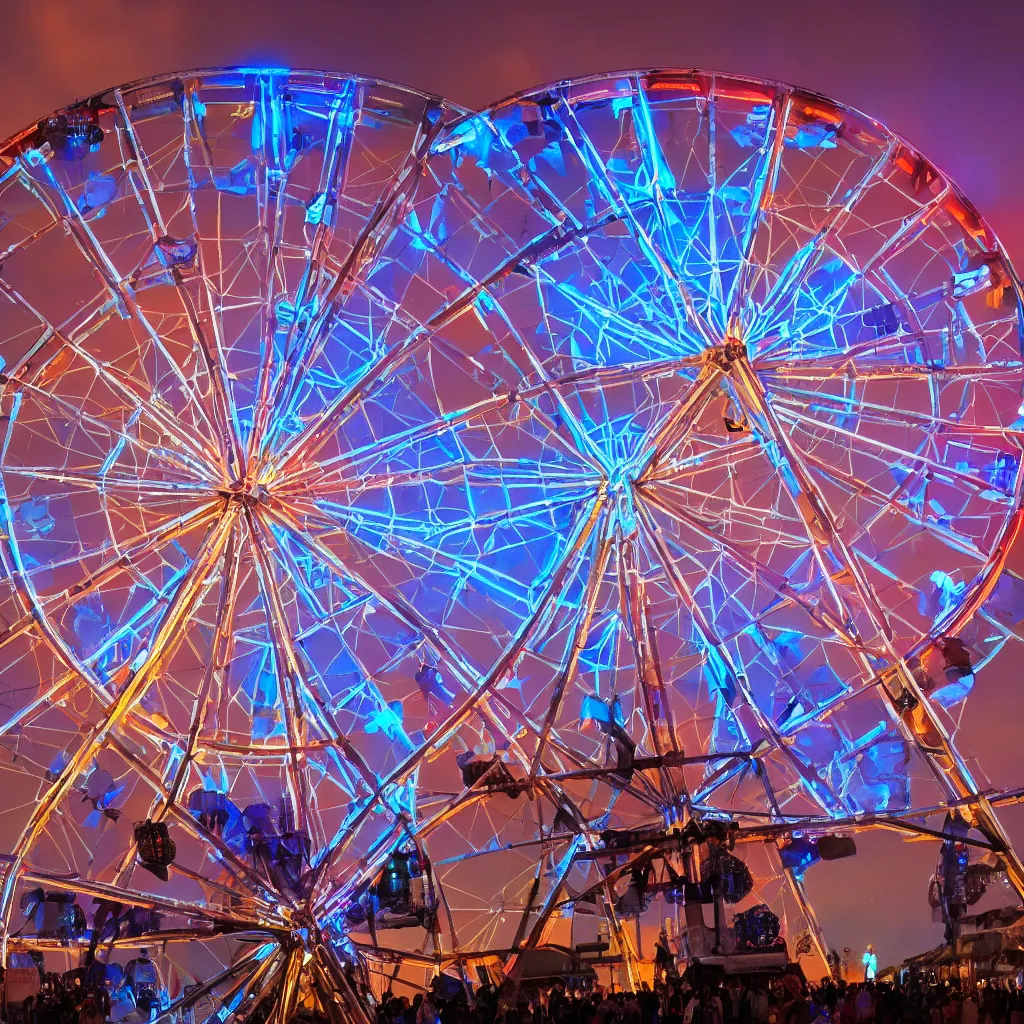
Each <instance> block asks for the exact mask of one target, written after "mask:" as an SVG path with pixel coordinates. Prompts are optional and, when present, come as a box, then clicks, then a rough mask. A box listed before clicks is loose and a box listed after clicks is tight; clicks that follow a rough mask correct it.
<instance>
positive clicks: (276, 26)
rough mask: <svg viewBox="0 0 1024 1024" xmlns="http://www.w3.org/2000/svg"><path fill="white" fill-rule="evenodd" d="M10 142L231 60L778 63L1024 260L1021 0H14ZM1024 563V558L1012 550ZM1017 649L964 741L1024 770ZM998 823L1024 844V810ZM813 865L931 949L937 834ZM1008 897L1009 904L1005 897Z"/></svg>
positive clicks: (6, 54) (863, 933) (864, 927)
mask: <svg viewBox="0 0 1024 1024" xmlns="http://www.w3.org/2000/svg"><path fill="white" fill-rule="evenodd" d="M2 25H3V32H2V33H0V40H2V41H0V54H2V58H3V60H2V64H0V76H2V77H3V79H4V85H5V91H4V94H5V99H6V102H5V104H4V106H3V107H2V108H0V137H6V136H7V135H10V134H12V133H13V132H14V131H16V130H18V129H19V128H21V127H23V126H24V125H25V124H27V123H28V122H31V121H35V120H37V119H38V118H39V117H40V116H42V115H43V114H45V113H47V112H48V111H50V110H52V109H54V108H56V107H59V106H64V105H66V104H68V103H69V102H71V101H73V100H74V99H75V98H77V97H81V96H85V95H88V94H90V93H93V92H96V91H99V90H101V89H104V88H106V87H108V86H111V85H115V84H119V83H122V82H125V81H128V80H131V79H134V78H140V77H145V76H148V75H151V74H155V73H158V72H163V71H172V70H180V69H187V68H194V67H209V66H215V65H224V64H251V63H257V62H261V63H268V64H273V65H277V66H292V67H311V68H319V67H323V68H331V69H336V70H339V71H355V72H361V73H364V74H369V75H379V76H381V77H382V78H387V79H392V80H394V81H399V82H404V83H406V84H408V85H411V86H415V87H418V88H420V89H423V90H426V91H431V92H437V93H441V94H442V95H444V96H446V97H448V98H450V99H452V100H454V101H456V102H459V103H463V104H466V105H468V106H477V105H483V104H485V103H487V102H488V101H491V100H495V99H497V98H499V97H501V96H503V95H505V94H507V93H510V92H513V91H516V90H518V89H521V88H525V87H527V86H531V85H535V84H539V83H541V82H544V81H548V80H552V79H556V78H563V77H566V76H570V75H579V74H588V73H592V72H599V71H608V70H613V69H618V68H633V67H646V66H670V65H677V66H684V67H692V66H698V67H704V68H708V69H712V70H719V71H731V72H736V73H741V74H745V75H753V76H762V77H766V78H775V79H779V80H781V81H785V82H791V83H794V84H798V85H802V86H805V87H807V88H811V89H814V90H817V91H819V92H822V93H826V94H828V95H831V96H833V97H835V98H836V99H839V100H842V101H844V102H846V103H849V104H852V105H854V106H856V107H859V108H860V109H861V110H863V111H865V112H866V113H868V114H870V115H872V116H873V117H876V118H878V119H880V120H882V121H884V122H886V123H887V124H888V125H889V126H890V127H892V128H894V129H895V130H896V131H898V132H900V133H902V134H903V135H905V136H906V137H907V138H908V139H909V140H910V141H911V142H913V143H914V144H915V145H917V146H918V147H919V148H920V149H921V150H922V151H923V152H924V153H926V154H927V155H928V156H929V157H930V158H931V159H932V160H933V161H935V162H936V163H937V164H938V165H939V166H940V167H942V168H943V169H944V170H946V171H947V172H948V173H949V174H950V175H951V176H952V177H953V178H954V179H955V180H956V181H957V182H959V184H960V185H961V186H962V187H963V188H964V190H965V192H966V193H967V195H968V196H970V197H971V198H972V199H973V201H974V203H975V204H976V205H977V206H978V208H979V209H980V210H981V211H982V212H983V213H984V214H985V215H986V216H987V217H988V219H989V220H990V222H991V224H992V225H993V227H994V228H995V230H996V232H997V233H998V234H999V235H1000V237H1001V238H1002V239H1003V241H1004V243H1005V244H1006V246H1007V248H1008V250H1009V253H1010V255H1011V257H1013V258H1015V259H1016V260H1017V262H1018V265H1019V266H1024V206H1022V204H1021V201H1020V194H1021V185H1020V171H1021V164H1022V162H1024V161H1022V155H1024V133H1022V131H1021V127H1020V124H1021V111H1022V110H1024V61H1022V58H1021V40H1022V39H1024V4H1022V3H1021V2H1020V0H1010V2H1005V0H1004V2H997V0H990V2H988V3H985V4H971V3H964V2H962V0H961V2H955V0H849V2H845V3H840V2H835V0H818V2H814V3H812V2H809V0H760V2H754V0H705V2H704V3H701V4H696V3H692V2H690V0H674V2H655V0H633V2H626V3H615V2H613V0H591V2H589V3H582V2H577V3H571V2H564V0H515V2H509V3H505V4H497V3H488V2H485V0H433V2H431V0H412V2H409V0H370V2H364V3H361V4H360V3H349V2H338V0H320V2H317V0H286V2H278V0H159V2H156V0H88V2H83V0H9V2H8V3H7V4H5V5H3V13H2ZM1015 561H1016V563H1017V564H1018V567H1020V565H1021V563H1022V562H1024V558H1022V557H1021V556H1020V555H1018V557H1017V558H1016V559H1015ZM1022 653H1024V652H1022V651H1021V648H1020V647H1019V646H1018V647H1017V648H1016V649H1014V650H1012V651H1008V652H1006V653H1004V654H1003V655H1002V656H1001V658H1000V659H997V661H996V662H995V663H994V664H993V665H992V666H991V667H990V668H988V670H987V671H986V672H985V673H984V674H983V675H982V676H981V678H980V680H979V683H978V686H977V687H976V689H975V693H974V695H973V696H972V698H971V702H970V703H969V706H968V708H967V710H966V712H965V714H964V720H963V724H962V728H961V733H960V735H961V745H962V747H964V748H966V749H967V750H968V751H971V752H975V753H977V752H980V753H981V754H982V760H983V763H984V766H985V768H986V771H987V776H988V779H989V781H990V782H991V783H992V784H993V785H995V786H1010V785H1014V784H1019V783H1021V782H1024V751H1022V750H1021V743H1020V739H1019V722H1020V720H1021V715H1020V712H1019V711H1018V706H1019V698H1018V695H1017V692H1016V690H1017V687H1018V685H1019V678H1020V676H1019V669H1018V668H1017V659H1019V658H1020V657H1021V655H1022ZM1004 820H1005V821H1006V822H1007V825H1008V826H1009V827H1010V829H1011V831H1012V832H1013V834H1014V835H1015V836H1016V837H1017V838H1018V839H1019V841H1020V843H1021V846H1022V847H1024V811H1016V812H1014V811H1008V812H1005V813H1004ZM860 845H861V851H862V852H861V855H860V856H859V857H858V858H856V859H855V860H854V861H843V862H840V863H838V864H833V865H819V866H817V867H815V868H813V869H812V870H811V872H810V873H809V874H808V886H809V890H810V893H811V895H812V897H813V898H814V899H815V903H816V906H817V908H818V911H819V916H820V918H821V922H822V925H823V926H824V928H825V932H826V936H827V938H828V940H829V943H830V945H832V946H835V947H837V948H842V947H843V946H845V945H849V946H853V947H854V948H855V949H856V950H858V951H859V950H860V949H862V948H863V945H864V943H866V942H868V941H872V942H874V944H875V947H876V949H877V950H878V953H879V959H880V961H881V962H882V963H888V962H892V961H895V960H897V959H899V958H901V957H903V956H906V955H908V954H910V953H913V952H916V951H918V950H921V949H924V948H927V947H930V946H933V945H935V944H937V943H938V942H939V941H940V939H941V927H940V926H938V925H934V924H932V923H931V915H930V910H929V907H928V905H927V901H926V898H925V897H926V888H927V881H928V877H929V875H930V873H931V871H932V869H933V866H934V862H935V856H936V853H937V847H936V845H935V844H934V843H931V842H928V843H913V844H907V843H904V842H903V841H901V840H900V839H899V838H898V837H896V836H894V835H891V834H885V835H880V836H872V837H870V838H864V839H862V840H861V841H860ZM997 902H1002V901H997Z"/></svg>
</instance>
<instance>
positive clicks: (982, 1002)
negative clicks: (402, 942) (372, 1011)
mask: <svg viewBox="0 0 1024 1024" xmlns="http://www.w3.org/2000/svg"><path fill="white" fill-rule="evenodd" d="M376 1024H1024V991H1022V990H1021V989H1019V988H1018V987H1016V985H1014V984H1004V983H1002V982H998V981H997V982H992V983H986V984H984V985H982V986H974V987H967V986H964V987H961V986H959V985H957V984H955V983H953V984H948V983H947V984H933V983H930V982H926V981H911V982H908V983H905V984H894V983H887V982H881V983H876V982H874V981H868V982H858V983H847V982H845V981H838V982H837V981H833V980H831V979H829V980H825V981H823V982H821V983H817V984H815V983H808V982H806V981H805V980H804V979H803V977H802V976H801V975H800V974H799V973H784V974H782V975H779V976H777V977H775V978H772V979H744V978H732V979H729V980H726V981H725V982H724V983H723V982H722V981H720V980H718V979H714V978H710V977H707V976H705V977H703V978H702V977H701V976H700V975H699V974H696V973H695V972H688V973H687V974H686V975H684V976H683V977H681V978H675V977H669V978H667V979H666V980H665V981H664V983H662V984H658V985H657V986H656V987H655V988H654V989H652V988H651V987H650V986H649V985H646V984H644V985H642V986H641V988H640V990H639V991H638V992H622V991H619V992H613V991H607V990H604V989H601V988H594V989H587V988H583V987H579V986H573V985H566V984H561V983H556V984H554V985H550V986H546V987H541V988H523V989H520V990H518V991H513V990H511V989H509V990H507V991H506V990H505V989H502V990H498V989H496V988H494V987H493V986H489V985H485V986H483V987H482V988H481V989H479V990H478V991H477V992H476V993H475V994H474V997H473V999H472V1000H470V999H469V998H467V996H466V994H465V992H464V991H463V990H462V989H461V988H458V989H452V990H450V991H449V992H448V993H447V994H445V993H443V992H442V990H441V987H439V986H435V987H434V989H432V990H431V991H430V992H428V993H426V994H425V995H421V994H417V995H416V996H415V997H414V998H413V999H412V1000H410V999H409V998H407V997H404V996H394V995H392V994H391V993H386V994H385V995H384V998H383V999H382V1000H381V1001H380V1003H379V1004H378V1005H377V1007H376Z"/></svg>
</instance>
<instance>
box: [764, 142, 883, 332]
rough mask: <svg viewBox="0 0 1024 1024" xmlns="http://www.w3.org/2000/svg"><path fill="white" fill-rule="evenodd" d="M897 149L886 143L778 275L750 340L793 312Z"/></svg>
mask: <svg viewBox="0 0 1024 1024" xmlns="http://www.w3.org/2000/svg"><path fill="white" fill-rule="evenodd" d="M895 148H896V142H895V140H890V141H889V142H887V143H886V145H885V146H884V147H883V148H882V150H881V152H880V153H879V154H878V156H877V157H876V158H875V159H874V160H873V161H872V163H871V165H870V167H869V168H868V171H867V172H866V173H865V174H864V175H863V176H862V177H861V179H860V180H859V181H857V182H856V183H855V184H854V185H853V186H852V187H851V188H850V189H849V191H848V192H847V194H846V196H845V197H844V198H843V201H842V202H841V203H840V204H838V205H836V206H834V207H833V208H832V210H831V212H830V213H829V215H828V217H827V218H826V219H825V221H824V222H823V223H822V224H821V225H820V226H819V227H818V230H817V232H816V233H815V234H814V235H813V236H812V237H811V238H810V239H808V240H807V241H806V242H805V243H804V244H803V245H802V246H801V247H800V249H799V250H798V251H797V253H796V255H794V256H793V258H792V259H790V261H789V262H788V263H787V264H786V266H785V267H784V268H783V269H782V270H781V271H780V272H779V275H778V278H777V280H776V282H775V284H774V286H773V287H772V290H771V291H770V292H769V293H768V297H767V298H766V299H765V300H764V302H763V303H761V304H760V308H759V309H758V311H757V315H756V316H755V318H754V320H753V321H752V323H751V324H750V326H749V328H748V333H749V335H750V337H752V338H757V337H759V336H760V335H761V334H763V333H764V331H765V330H766V328H767V327H768V325H769V324H770V323H772V322H773V321H777V320H778V319H780V317H781V316H784V315H785V314H787V313H788V312H789V311H790V310H791V308H792V305H793V303H794V301H795V299H796V296H797V294H798V293H799V292H800V291H801V290H802V289H803V288H804V287H805V285H806V282H807V277H808V275H809V274H810V272H811V267H812V265H813V262H814V260H815V258H816V257H817V255H818V254H819V253H820V252H822V251H823V250H826V249H828V247H829V245H830V243H831V241H832V239H833V238H834V237H835V235H836V234H837V233H838V232H839V231H841V230H842V229H843V227H844V226H845V224H846V223H847V221H848V220H849V218H850V215H851V214H852V212H853V210H854V207H856V206H857V204H858V203H859V202H860V201H861V200H862V199H863V198H864V196H865V194H866V193H867V191H868V189H869V188H870V187H871V186H872V184H873V183H875V182H876V181H877V180H878V179H879V177H880V175H881V174H882V172H883V171H884V169H885V167H886V165H887V164H888V163H889V162H890V160H891V159H892V155H893V151H894V150H895Z"/></svg>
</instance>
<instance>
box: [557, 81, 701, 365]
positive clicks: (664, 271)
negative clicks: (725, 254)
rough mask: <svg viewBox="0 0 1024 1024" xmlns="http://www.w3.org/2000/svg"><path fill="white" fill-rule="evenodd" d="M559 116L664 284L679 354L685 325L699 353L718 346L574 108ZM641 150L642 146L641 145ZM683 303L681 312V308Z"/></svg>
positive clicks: (561, 108)
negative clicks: (691, 333)
mask: <svg viewBox="0 0 1024 1024" xmlns="http://www.w3.org/2000/svg"><path fill="white" fill-rule="evenodd" d="M557 112H558V114H560V115H561V117H560V122H559V123H561V124H562V125H563V127H564V128H565V130H566V132H567V134H568V136H569V140H570V143H571V144H572V146H573V147H574V149H575V150H576V152H577V153H578V154H579V157H580V160H581V161H582V162H583V164H584V165H585V166H586V167H587V168H588V169H589V170H590V172H591V173H592V175H593V180H594V183H595V185H596V186H597V187H599V188H600V189H601V190H602V192H603V193H604V195H605V198H606V200H607V201H608V203H609V205H610V206H611V207H612V208H613V209H614V210H615V211H616V213H617V214H618V215H619V216H620V217H622V218H623V219H624V220H625V223H626V224H627V226H628V227H629V229H630V234H631V235H632V236H633V239H634V240H635V242H636V244H637V246H638V248H639V249H640V251H641V252H642V253H643V255H644V256H645V257H646V258H647V259H648V260H649V261H650V264H651V266H652V267H653V268H654V270H655V271H656V273H657V274H658V276H659V278H660V279H661V280H662V282H663V284H664V287H665V294H666V295H667V296H668V297H669V301H670V302H671V303H672V306H673V308H674V309H675V311H676V329H677V331H679V332H680V333H679V334H678V335H677V337H676V342H677V344H678V345H679V348H680V350H682V345H681V342H682V333H681V332H682V329H683V327H684V325H686V326H689V327H690V328H692V330H693V331H694V333H695V337H694V338H693V339H692V340H693V342H694V343H695V345H696V347H697V349H698V350H699V348H700V347H701V344H702V342H703V344H705V345H714V344H715V342H716V339H715V336H714V334H713V332H712V331H711V329H710V328H709V326H708V325H707V324H706V323H705V322H704V320H703V318H702V317H701V316H700V314H699V313H698V312H697V309H696V306H695V305H694V302H693V297H692V296H691V295H690V293H689V291H688V290H687V288H686V285H685V282H684V281H683V280H682V279H680V278H679V277H678V276H677V275H676V274H675V273H674V272H673V271H672V269H671V268H670V267H669V265H668V263H667V261H666V259H665V257H664V256H663V255H662V254H661V253H660V252H659V251H658V249H657V248H656V246H655V245H654V243H653V241H652V240H651V239H650V238H649V237H648V235H647V232H646V231H645V230H644V229H643V227H641V225H640V223H639V222H638V221H637V219H636V216H635V214H634V212H633V210H632V208H631V207H630V206H629V204H628V203H627V202H625V200H624V199H623V197H622V194H621V193H620V191H619V189H618V188H617V186H616V185H615V183H614V181H613V180H612V178H611V176H610V175H609V173H608V168H607V166H606V165H605V163H604V161H603V160H602V159H601V157H600V155H599V154H598V152H597V149H596V147H595V146H594V144H593V142H592V141H591V139H590V137H589V136H588V135H587V133H586V131H585V130H584V128H583V126H582V125H581V124H580V122H579V120H578V118H577V117H576V113H575V110H574V109H573V107H572V106H571V105H570V104H567V103H565V102H564V101H563V103H562V104H561V105H560V106H559V107H558V108H557ZM642 146H643V143H642V142H641V147H642ZM677 296H678V299H677ZM680 300H681V302H682V308H680V306H679V301H680ZM683 310H685V312H683Z"/></svg>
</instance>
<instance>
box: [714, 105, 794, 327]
mask: <svg viewBox="0 0 1024 1024" xmlns="http://www.w3.org/2000/svg"><path fill="white" fill-rule="evenodd" d="M792 104H793V97H792V96H791V95H790V94H788V93H785V94H782V95H780V94H778V93H776V96H775V100H774V102H773V103H772V109H771V122H770V126H769V129H768V131H766V133H765V141H764V145H763V146H762V149H761V158H762V163H761V166H760V167H759V169H758V171H757V175H756V177H755V178H754V181H753V183H752V187H751V196H750V214H749V216H748V218H747V223H746V226H745V228H744V231H743V242H742V246H741V249H740V252H741V256H740V266H739V270H738V271H737V272H736V276H735V277H734V278H733V282H732V286H731V287H730V289H729V294H728V296H727V298H726V302H725V311H726V321H725V322H726V332H727V333H729V334H731V335H733V336H735V337H743V334H744V333H745V332H743V331H742V328H741V326H740V318H741V314H742V309H743V304H744V302H745V300H746V289H747V287H748V285H749V277H750V272H751V259H752V256H753V251H754V238H755V234H756V231H757V227H758V225H759V224H760V222H761V219H762V218H763V216H764V212H765V210H767V209H768V208H769V206H770V205H771V201H772V196H773V195H774V192H775V185H776V182H777V180H778V175H779V163H780V161H781V159H782V144H783V141H784V139H785V132H786V122H787V120H788V118H789V112H790V109H791V107H792ZM769 140H770V145H769Z"/></svg>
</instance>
